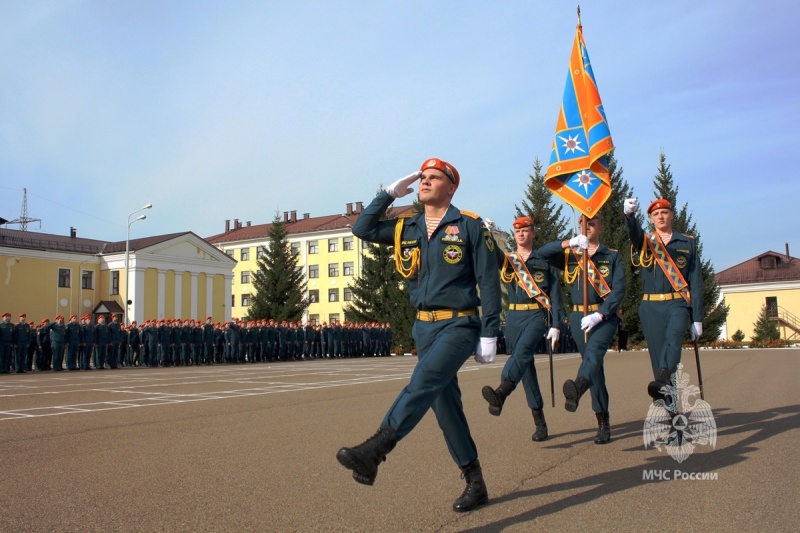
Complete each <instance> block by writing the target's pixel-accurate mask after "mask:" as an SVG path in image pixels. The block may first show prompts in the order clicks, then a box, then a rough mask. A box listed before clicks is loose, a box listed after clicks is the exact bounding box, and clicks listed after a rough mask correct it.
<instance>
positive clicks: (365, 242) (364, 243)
mask: <svg viewBox="0 0 800 533" xmlns="http://www.w3.org/2000/svg"><path fill="white" fill-rule="evenodd" d="M368 248H369V241H361V249H362V250H366V249H368Z"/></svg>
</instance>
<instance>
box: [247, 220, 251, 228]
mask: <svg viewBox="0 0 800 533" xmlns="http://www.w3.org/2000/svg"><path fill="white" fill-rule="evenodd" d="M250 225H251V222H250V221H249V220H248V221H247V227H248V228H249V227H250Z"/></svg>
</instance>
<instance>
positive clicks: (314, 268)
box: [308, 265, 319, 278]
mask: <svg viewBox="0 0 800 533" xmlns="http://www.w3.org/2000/svg"><path fill="white" fill-rule="evenodd" d="M308 277H309V278H318V277H319V265H308Z"/></svg>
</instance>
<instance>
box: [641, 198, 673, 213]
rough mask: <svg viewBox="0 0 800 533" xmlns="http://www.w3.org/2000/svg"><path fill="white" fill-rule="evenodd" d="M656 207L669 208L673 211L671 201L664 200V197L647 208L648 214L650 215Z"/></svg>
mask: <svg viewBox="0 0 800 533" xmlns="http://www.w3.org/2000/svg"><path fill="white" fill-rule="evenodd" d="M656 209H669V210H670V211H672V206H671V205H669V201H667V200H664V199H663V198H662V199H660V200H656V201H655V202H653V203H652V204H650V207H648V208H647V214H648V215H649V214H650V213H651V212H653V211H655V210H656Z"/></svg>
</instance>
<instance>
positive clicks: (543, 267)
mask: <svg viewBox="0 0 800 533" xmlns="http://www.w3.org/2000/svg"><path fill="white" fill-rule="evenodd" d="M489 227H490V229H492V224H491V223H490V224H489ZM513 227H514V240H515V241H516V243H517V250H516V251H515V252H513V253H509V254H506V253H505V252H503V251H502V250H501V249H500V247H499V246H495V258H496V260H497V266H498V267H499V268H500V280H501V281H502V282H503V283H505V285H506V289H507V292H508V314H507V315H506V337H507V339H508V342H509V346H510V347H511V357H509V358H508V360H507V361H506V364H505V366H504V367H503V372H502V373H501V374H500V386H499V387H497V388H496V389H493V388H492V387H490V386H486V387H483V390H482V391H481V393H482V394H483V398H484V399H485V400H486V401H487V402H488V403H489V413H491V414H493V415H495V416H499V415H500V413H501V412H502V410H503V404H504V403H505V401H506V398H508V396H509V395H510V394H511V393H512V392H513V391H514V389H515V388H516V387H517V384H519V382H520V381H522V385H523V387H524V389H525V396H526V397H527V400H528V407H530V409H531V414H532V415H533V422H534V425H535V426H536V429H535V430H534V433H533V435H532V436H531V439H533V440H534V441H535V442H540V441H543V440H545V439H547V422H546V421H545V418H544V411H543V408H544V400H543V399H542V393H541V390H540V389H539V380H538V378H537V376H536V365H535V361H534V354H535V353H536V346H537V345H538V344H539V342H540V341H541V340H542V339H543V338H544V337H545V335H547V339H546V342H550V343H552V345H553V347H554V348H555V344H556V343H557V342H558V338H559V336H560V335H561V331H560V330H559V329H558V327H557V325H558V323H559V322H560V321H561V319H562V318H563V316H564V307H563V305H562V303H561V289H560V287H559V286H558V273H557V272H556V269H555V268H553V267H552V266H550V265H548V264H547V262H546V261H545V260H544V259H543V258H542V257H541V256H539V255H538V254H537V252H535V251H533V248H532V246H533V239H534V237H535V236H536V231H535V230H534V229H533V219H532V218H531V217H528V216H523V217H519V218H518V219H516V220H515V221H514V223H513Z"/></svg>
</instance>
